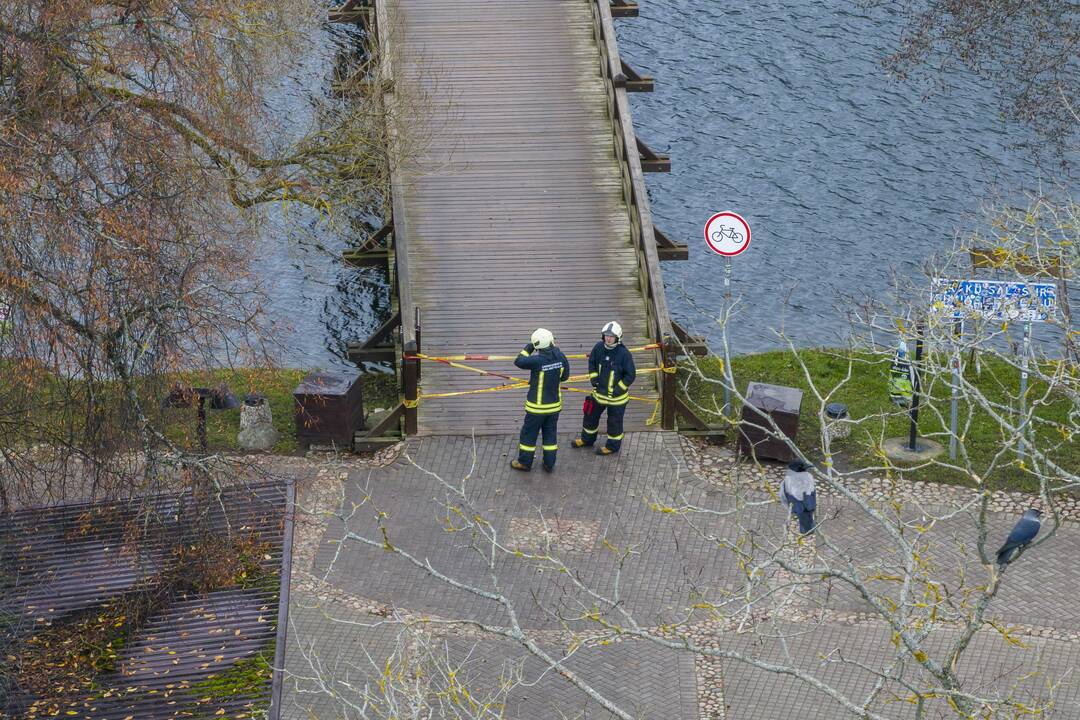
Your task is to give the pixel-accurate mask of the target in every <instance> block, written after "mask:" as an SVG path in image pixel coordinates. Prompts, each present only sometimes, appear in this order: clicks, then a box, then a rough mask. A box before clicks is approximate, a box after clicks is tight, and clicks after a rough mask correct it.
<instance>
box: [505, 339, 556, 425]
mask: <svg viewBox="0 0 1080 720" xmlns="http://www.w3.org/2000/svg"><path fill="white" fill-rule="evenodd" d="M532 352H533V346H532V343H530V344H528V345H526V346H525V349H524V350H522V351H521V352H520V353H518V356H517V357H516V358H515V359H514V364H515V365H517V366H518V367H519V368H521V369H523V370H529V371H530V373H529V392H528V394H527V395H526V396H525V412H530V413H533V414H534V415H550V414H551V413H557V412H559V411H560V410H562V388H561V387H560V386H559V383H560V382H561V381H563V380H566V379H567V378H569V377H570V361H569V360H567V359H566V356H565V355H563V354H562V350H560V349H559V348H557V347H550V348H544V349H543V350H540V351H539V352H537V353H536V354H535V355H533V354H532Z"/></svg>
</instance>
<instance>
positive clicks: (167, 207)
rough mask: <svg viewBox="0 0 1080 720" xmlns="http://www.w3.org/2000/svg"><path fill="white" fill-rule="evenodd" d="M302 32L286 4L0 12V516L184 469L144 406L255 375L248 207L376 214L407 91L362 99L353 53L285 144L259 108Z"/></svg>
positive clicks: (403, 120)
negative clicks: (160, 463)
mask: <svg viewBox="0 0 1080 720" xmlns="http://www.w3.org/2000/svg"><path fill="white" fill-rule="evenodd" d="M323 18H325V8H324V7H322V6H320V5H318V4H317V3H311V2H308V0H290V1H289V2H284V3H282V2H247V1H244V2H239V1H237V2H232V1H228V2H224V3H221V2H216V1H215V2H202V1H201V0H163V1H162V2H156V1H154V2H136V3H119V4H109V3H104V4H103V3H99V2H76V3H73V4H67V5H65V6H64V7H63V9H62V11H61V10H59V9H58V8H57V7H55V6H54V4H53V3H51V2H46V1H44V0H42V1H40V2H30V3H15V4H11V3H9V4H5V5H4V6H3V8H0V40H2V42H0V238H2V242H0V301H2V302H3V303H4V323H5V324H4V327H5V333H4V334H3V336H2V338H0V343H2V345H0V352H2V357H3V359H2V360H0V362H2V363H3V368H4V372H3V373H2V374H0V385H2V387H0V448H2V450H0V453H2V455H3V458H2V463H3V473H0V508H3V507H8V506H10V505H12V504H17V503H18V502H22V503H25V502H31V501H41V500H43V499H46V498H49V497H53V498H55V497H62V496H65V495H70V493H71V492H73V489H72V488H69V487H66V486H65V483H64V479H65V478H68V477H78V478H79V479H80V481H81V479H82V478H84V477H85V476H86V474H87V472H90V473H92V474H93V481H94V482H93V491H94V492H95V493H114V492H132V491H140V490H145V489H147V487H146V483H147V482H153V481H152V477H153V474H154V471H155V468H156V463H155V462H139V463H134V464H132V463H126V464H125V462H124V461H123V458H122V456H123V453H124V452H127V451H134V450H138V451H140V452H142V453H143V454H147V453H150V452H151V451H152V450H154V449H156V448H161V449H164V450H165V451H166V452H167V454H168V455H169V456H170V457H174V458H175V457H180V456H183V455H184V453H183V452H181V449H180V448H177V447H175V446H173V444H172V443H170V442H169V440H168V437H167V436H166V434H165V433H164V432H163V422H162V418H161V414H160V412H159V410H158V402H159V401H160V398H162V397H163V396H164V395H165V393H166V392H167V390H168V384H169V383H171V382H172V381H173V380H174V379H175V378H176V377H177V376H178V374H179V373H185V372H191V371H204V370H206V369H210V368H215V367H220V366H222V365H247V364H258V365H266V364H268V363H270V358H269V357H268V356H267V354H266V347H265V345H264V337H265V329H266V321H265V320H264V319H263V315H262V304H263V288H261V287H260V285H259V280H258V279H257V278H256V277H254V275H253V273H252V271H251V259H252V258H253V256H254V250H253V245H252V239H253V232H254V228H255V226H256V224H257V219H258V218H257V215H256V213H255V212H254V211H255V209H256V208H258V207H259V206H263V205H268V204H277V205H279V206H282V207H287V206H288V205H289V204H290V203H299V204H301V205H303V206H304V207H305V208H308V209H309V212H310V213H315V214H318V215H319V216H321V218H322V220H323V221H324V222H327V223H331V224H332V223H336V222H338V220H339V219H340V218H345V219H346V220H348V219H349V218H350V217H351V216H352V215H354V214H357V213H358V211H369V210H371V209H372V208H374V209H376V210H378V209H379V208H381V206H382V204H383V203H384V202H385V201H386V198H387V192H388V186H389V180H388V177H389V168H390V166H391V165H392V164H395V163H400V162H403V161H404V159H405V158H407V157H408V156H409V154H410V153H411V152H413V148H414V146H415V144H417V143H420V142H422V136H423V135H422V130H421V128H422V126H423V122H422V119H423V116H424V113H423V111H422V110H421V109H419V105H418V104H417V103H419V102H420V100H419V99H418V98H419V95H417V94H410V93H408V92H397V93H395V94H394V96H393V105H392V106H388V103H386V102H384V101H383V100H382V95H383V87H382V84H381V83H380V82H379V81H378V78H379V76H380V71H379V68H380V66H381V63H383V62H385V61H386V60H387V58H384V57H383V55H382V54H381V52H380V47H379V46H377V45H376V44H375V43H372V42H369V40H370V39H366V38H363V37H361V38H360V39H359V40H358V42H362V43H363V47H362V49H361V52H359V53H358V57H352V55H353V53H352V52H351V51H350V52H349V53H347V54H346V55H345V57H344V59H343V60H342V62H341V63H340V66H339V67H338V69H337V73H336V88H337V89H338V90H339V92H338V93H337V94H336V95H331V94H326V95H321V94H318V93H316V94H314V95H313V96H312V101H313V103H315V112H314V118H315V119H314V124H313V126H312V127H311V128H310V129H308V130H307V131H306V132H304V133H301V136H300V137H299V138H298V139H297V140H296V141H295V142H291V143H284V144H283V143H281V142H279V141H278V139H277V137H276V136H277V132H276V131H275V130H274V127H275V126H274V122H273V113H274V109H273V108H270V109H269V110H263V108H264V103H263V99H264V97H265V94H266V92H267V88H268V87H269V85H270V82H269V81H270V80H271V79H272V78H273V76H274V74H275V73H276V72H277V71H278V61H279V60H280V59H281V58H282V57H283V56H285V55H286V54H287V53H290V52H295V51H297V50H298V49H301V48H302V47H303V43H304V42H305V38H306V37H307V36H308V35H309V34H311V33H312V32H313V27H314V25H315V23H318V22H322V21H323ZM406 128H407V130H406ZM390 137H394V138H395V141H394V142H393V143H391V142H389V138H390ZM73 459H74V460H77V462H78V463H79V466H78V467H74V466H73V465H72V464H71V462H72V461H73ZM106 459H107V461H106ZM196 464H198V463H196ZM44 467H47V468H48V472H47V473H46V472H41V469H42V468H44ZM135 468H137V469H138V471H137V472H136V474H135V475H132V473H131V472H130V471H131V470H134V469H135ZM140 478H141V479H140ZM16 496H20V497H16Z"/></svg>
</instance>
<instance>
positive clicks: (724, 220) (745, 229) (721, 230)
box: [705, 212, 750, 257]
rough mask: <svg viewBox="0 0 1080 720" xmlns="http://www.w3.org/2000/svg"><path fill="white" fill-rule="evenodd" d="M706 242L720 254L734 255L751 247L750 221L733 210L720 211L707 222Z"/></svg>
mask: <svg viewBox="0 0 1080 720" xmlns="http://www.w3.org/2000/svg"><path fill="white" fill-rule="evenodd" d="M705 244H706V245H708V246H709V249H710V250H712V251H713V252H714V253H716V254H718V255H724V256H725V257H734V256H736V255H738V254H739V253H741V252H742V251H744V250H746V248H748V247H750V223H748V222H746V221H745V220H743V218H742V216H741V215H739V214H738V213H733V212H718V213H716V214H715V215H713V216H712V217H711V218H709V220H708V222H706V223H705Z"/></svg>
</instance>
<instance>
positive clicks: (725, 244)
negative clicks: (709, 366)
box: [705, 212, 750, 418]
mask: <svg viewBox="0 0 1080 720" xmlns="http://www.w3.org/2000/svg"><path fill="white" fill-rule="evenodd" d="M705 244H706V245H707V246H708V248H709V249H710V250H712V251H713V252H714V253H716V254H717V255H722V256H723V257H724V316H725V322H726V318H727V317H728V313H729V312H730V311H731V258H733V257H735V256H736V255H738V254H740V253H742V252H744V251H745V250H746V248H748V247H750V224H749V223H748V222H746V220H744V219H743V217H742V216H741V215H739V214H738V213H733V212H718V213H713V215H712V217H710V218H709V219H708V220H707V221H706V222H705ZM725 329H726V328H725ZM726 347H727V350H728V355H729V356H730V355H731V340H730V335H729V336H728V342H727V343H726ZM726 359H727V358H725V360H726ZM734 383H735V378H734V376H733V375H732V373H731V363H729V362H725V363H724V383H723V384H724V410H723V412H724V417H725V418H730V417H731V414H732V406H731V390H732V385H734Z"/></svg>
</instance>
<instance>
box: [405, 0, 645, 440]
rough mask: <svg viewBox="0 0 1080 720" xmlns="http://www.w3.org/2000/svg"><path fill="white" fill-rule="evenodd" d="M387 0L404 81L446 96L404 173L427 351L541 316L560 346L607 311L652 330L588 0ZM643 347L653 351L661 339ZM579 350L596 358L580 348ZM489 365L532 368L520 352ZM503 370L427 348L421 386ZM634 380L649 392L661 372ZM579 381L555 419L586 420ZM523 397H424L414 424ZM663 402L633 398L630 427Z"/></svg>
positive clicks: (451, 418)
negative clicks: (425, 142)
mask: <svg viewBox="0 0 1080 720" xmlns="http://www.w3.org/2000/svg"><path fill="white" fill-rule="evenodd" d="M390 8H391V11H392V12H393V13H394V14H395V15H396V17H395V18H394V20H395V22H396V23H398V24H399V27H398V28H397V29H396V32H397V36H396V37H395V38H394V42H395V43H402V42H404V43H405V44H406V46H407V47H409V48H411V49H413V50H415V51H416V54H415V56H410V57H408V58H405V60H404V61H402V62H399V63H398V65H397V66H395V73H394V74H395V81H396V82H399V83H400V82H402V81H403V80H404V79H407V81H409V82H422V83H425V84H426V85H427V87H428V88H429V90H430V92H431V93H432V94H433V97H434V99H435V103H436V106H440V107H443V108H447V110H445V111H441V112H440V116H439V117H437V118H435V120H434V123H435V125H434V127H435V130H436V132H434V139H433V141H432V142H431V144H430V146H429V147H428V149H427V151H426V153H425V155H424V156H423V157H421V158H420V159H419V161H418V164H417V165H418V166H417V167H416V168H414V169H411V170H409V171H408V172H406V173H403V174H402V184H403V186H404V190H405V193H404V195H405V198H406V199H405V202H404V209H405V213H406V218H405V219H406V223H407V227H408V242H407V248H408V249H407V261H408V265H409V275H410V287H411V294H412V302H413V303H414V304H415V305H418V306H419V307H420V308H421V310H422V316H423V330H422V351H423V352H424V353H426V354H428V355H439V354H443V353H446V354H451V353H452V354H458V353H472V354H509V355H512V354H514V353H517V352H518V351H519V350H520V349H521V346H522V345H524V344H525V343H526V342H528V340H529V336H530V334H531V333H532V331H533V330H534V329H536V328H537V327H546V328H548V329H549V330H551V331H552V332H554V333H555V336H556V338H557V342H558V344H559V346H560V347H561V348H562V349H563V351H564V352H566V353H568V354H569V353H577V352H588V350H589V349H590V348H591V347H592V345H593V343H595V342H596V340H598V339H599V332H600V328H601V327H602V326H603V325H604V323H605V322H607V321H609V320H617V321H618V322H619V323H621V324H622V326H623V328H624V330H625V336H624V338H623V339H624V341H625V342H626V343H627V344H628V345H630V346H637V345H644V344H647V343H649V342H653V341H654V340H653V338H652V337H649V336H648V327H647V314H646V313H647V310H646V300H645V297H644V295H643V294H642V291H641V288H640V287H639V281H638V260H637V257H636V254H635V249H634V247H633V245H632V239H631V230H630V222H629V218H628V214H627V208H626V205H625V203H624V200H623V197H624V196H623V186H622V181H621V171H620V166H619V164H618V162H617V160H616V156H615V150H614V145H613V141H612V120H611V119H610V117H609V115H608V110H607V100H606V97H607V96H606V89H605V86H604V82H605V81H604V80H603V78H602V77H601V76H600V50H599V48H598V46H597V44H596V42H595V40H594V37H593V20H592V16H591V9H590V4H589V2H587V1H586V0H544V1H543V2H531V3H525V2H507V1H506V0H398V2H396V3H392V4H390ZM636 359H637V360H638V363H639V365H640V366H641V367H652V366H654V365H655V360H654V355H653V354H652V353H643V354H639V355H637V356H636ZM571 365H572V371H573V372H574V373H575V374H577V373H585V372H587V370H586V365H585V361H584V360H578V361H572V362H571ZM483 367H485V368H487V369H491V370H494V371H497V372H502V373H506V374H513V375H517V376H522V375H523V373H522V372H521V371H519V370H517V369H516V368H514V367H513V366H512V364H511V363H503V364H490V363H486V364H483ZM500 382H503V381H501V380H497V379H493V378H486V377H482V376H479V375H475V374H472V373H469V372H465V371H462V370H458V369H454V368H449V367H445V366H439V365H436V364H433V363H427V362H425V363H424V364H423V369H422V378H421V392H422V393H437V392H447V391H457V390H465V389H472V388H482V387H490V386H493V385H496V384H499V383H500ZM578 387H582V388H587V387H588V385H587V383H586V384H581V385H578ZM633 393H634V394H636V395H639V396H645V397H648V398H653V399H655V398H656V397H657V385H656V379H655V376H654V375H644V376H643V377H642V378H641V379H640V380H639V381H638V382H637V383H635V384H634V386H633ZM584 397H585V396H584V395H578V394H570V393H565V394H564V399H565V401H566V410H564V414H563V419H562V422H561V424H560V425H561V428H563V429H569V428H571V427H574V426H576V425H578V424H580V419H581V418H580V408H581V402H582V400H583V399H584ZM523 401H524V392H523V391H513V392H502V393H488V394H482V395H474V396H467V397H461V398H452V399H446V400H437V399H427V400H423V401H422V402H421V405H420V411H419V420H418V423H419V431H420V433H421V434H462V433H469V432H471V431H475V432H476V433H479V434H484V433H505V432H513V431H514V430H515V429H516V428H518V427H519V426H520V423H521V419H522V416H523V412H524V411H523V409H522V403H523ZM654 407H655V405H654V403H653V402H634V401H632V402H631V408H630V410H629V412H628V413H627V429H628V430H629V429H632V430H641V429H644V428H645V427H646V426H645V422H646V419H647V418H649V417H650V416H651V415H652V413H653V410H654Z"/></svg>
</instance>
